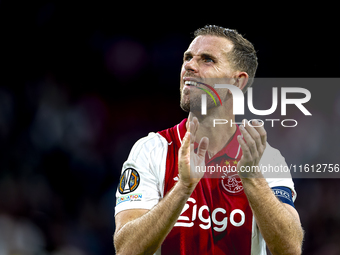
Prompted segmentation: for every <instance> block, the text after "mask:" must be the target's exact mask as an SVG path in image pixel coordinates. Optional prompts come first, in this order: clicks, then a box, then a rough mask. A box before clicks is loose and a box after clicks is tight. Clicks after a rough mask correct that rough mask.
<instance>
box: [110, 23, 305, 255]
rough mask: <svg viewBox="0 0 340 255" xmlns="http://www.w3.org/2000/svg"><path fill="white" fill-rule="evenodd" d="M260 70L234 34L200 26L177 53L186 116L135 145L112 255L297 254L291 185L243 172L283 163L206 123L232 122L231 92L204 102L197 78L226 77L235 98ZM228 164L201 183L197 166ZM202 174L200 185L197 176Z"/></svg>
mask: <svg viewBox="0 0 340 255" xmlns="http://www.w3.org/2000/svg"><path fill="white" fill-rule="evenodd" d="M256 68H257V57H256V53H255V50H254V47H253V45H252V44H251V43H250V42H249V41H247V40H246V39H245V38H243V37H242V36H241V35H240V34H239V33H238V32H237V31H235V30H232V29H225V28H222V27H218V26H205V27H204V28H201V29H198V30H197V31H196V32H195V38H194V40H193V41H192V42H191V44H190V45H189V48H188V49H187V51H186V52H185V53H184V59H183V65H182V69H181V75H180V92H181V102H180V104H181V107H182V109H183V110H184V111H187V112H189V117H188V119H184V120H183V121H182V122H181V123H179V124H178V125H176V126H174V127H172V128H169V129H167V130H163V131H160V132H158V133H150V134H149V135H148V136H147V137H145V138H142V139H140V140H139V141H137V142H136V144H135V145H134V146H133V148H132V150H131V153H130V155H129V157H128V159H127V161H126V162H125V163H124V165H123V169H122V175H121V177H120V183H119V187H118V190H117V193H116V199H117V201H116V208H115V221H116V230H115V234H114V245H115V249H116V252H117V254H129V255H130V254H162V255H164V254H171V255H175V254H183V255H184V254H242V255H243V254H266V245H267V246H268V248H269V250H270V251H271V252H272V254H301V246H302V240H303V230H302V227H301V223H300V219H299V215H298V212H297V211H296V210H295V208H294V203H293V201H294V200H295V198H296V192H295V190H294V184H293V181H292V179H291V177H290V175H289V178H281V179H279V178H265V177H264V175H263V174H262V173H261V171H251V172H244V171H241V170H242V169H245V168H246V167H249V168H251V167H254V166H255V167H258V166H260V165H262V164H267V165H271V166H282V165H286V163H285V160H284V158H283V157H282V156H281V154H280V152H279V151H278V150H276V149H274V148H272V147H271V146H270V145H269V144H268V143H267V137H266V131H265V129H264V128H263V127H262V126H261V125H259V123H257V122H256V121H253V122H252V125H249V124H250V123H249V122H248V121H246V120H244V124H243V125H240V126H238V125H216V127H214V128H213V127H212V126H211V116H221V115H220V114H222V113H223V114H224V116H228V118H229V119H231V120H233V121H234V122H235V117H234V116H233V111H232V110H233V104H232V102H233V101H232V94H231V93H230V92H229V91H228V90H223V91H225V92H223V91H222V92H221V91H220V93H219V95H220V98H221V101H222V102H223V104H222V105H217V106H215V105H214V104H213V103H211V102H210V101H209V102H208V105H207V108H208V109H209V115H201V114H200V109H198V107H196V106H197V105H199V102H201V101H200V100H201V95H202V93H204V92H203V91H202V90H201V89H198V88H203V86H204V85H203V84H202V83H200V81H202V80H204V79H209V78H229V79H230V81H231V83H232V84H233V85H235V86H237V87H238V88H239V89H241V90H242V91H244V92H245V91H246V90H247V87H249V86H250V85H251V82H248V81H250V78H253V77H254V75H255V71H256ZM197 166H198V167H204V166H211V167H212V166H217V168H219V167H223V166H233V167H234V168H236V169H237V171H236V172H235V171H234V172H232V171H228V172H226V173H222V174H221V176H219V178H205V177H206V176H204V175H205V174H206V173H204V172H203V171H196V172H195V171H194V169H197V168H196V167H197ZM202 177H204V178H202Z"/></svg>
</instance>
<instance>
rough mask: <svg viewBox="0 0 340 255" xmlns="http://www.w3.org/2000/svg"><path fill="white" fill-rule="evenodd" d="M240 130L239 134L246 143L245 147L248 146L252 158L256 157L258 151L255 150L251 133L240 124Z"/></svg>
mask: <svg viewBox="0 0 340 255" xmlns="http://www.w3.org/2000/svg"><path fill="white" fill-rule="evenodd" d="M240 131H241V134H242V135H243V139H244V141H245V143H246V144H247V147H248V148H249V151H250V153H251V156H252V157H253V158H255V157H257V156H258V151H257V147H256V142H255V140H254V139H253V138H252V137H251V135H250V134H249V133H248V131H247V130H246V129H245V127H244V126H243V125H240Z"/></svg>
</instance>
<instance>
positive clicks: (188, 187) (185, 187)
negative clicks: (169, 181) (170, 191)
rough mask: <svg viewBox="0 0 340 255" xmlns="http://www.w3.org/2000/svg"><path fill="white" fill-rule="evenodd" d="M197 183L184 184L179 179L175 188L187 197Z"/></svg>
mask: <svg viewBox="0 0 340 255" xmlns="http://www.w3.org/2000/svg"><path fill="white" fill-rule="evenodd" d="M196 185H197V183H185V182H183V181H182V180H181V179H179V180H178V182H177V186H178V188H179V189H180V191H181V192H182V193H184V194H188V195H189V196H190V195H191V193H192V192H193V191H194V189H195V188H196Z"/></svg>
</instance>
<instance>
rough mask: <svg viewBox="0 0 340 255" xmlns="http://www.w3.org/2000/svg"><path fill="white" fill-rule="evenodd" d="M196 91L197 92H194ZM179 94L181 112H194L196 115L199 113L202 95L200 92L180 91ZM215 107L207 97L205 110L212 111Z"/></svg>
mask: <svg viewBox="0 0 340 255" xmlns="http://www.w3.org/2000/svg"><path fill="white" fill-rule="evenodd" d="M194 90H197V91H194ZM180 94H181V100H180V106H181V108H182V110H183V111H185V112H190V111H191V112H194V113H196V114H198V113H200V112H201V105H202V102H201V101H202V99H201V96H202V94H204V92H201V90H199V89H196V88H194V87H193V88H192V91H189V90H180ZM214 107H216V106H215V103H214V101H213V100H212V99H211V97H209V96H208V97H207V109H208V110H209V109H212V108H214Z"/></svg>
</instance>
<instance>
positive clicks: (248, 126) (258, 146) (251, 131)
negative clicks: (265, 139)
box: [244, 120, 263, 151]
mask: <svg viewBox="0 0 340 255" xmlns="http://www.w3.org/2000/svg"><path fill="white" fill-rule="evenodd" d="M244 123H245V124H246V125H245V129H246V130H247V132H248V134H249V135H250V136H251V137H252V139H253V140H254V141H255V143H256V150H258V151H262V150H263V144H262V141H261V136H260V134H259V132H258V131H257V129H255V127H253V124H254V121H252V124H250V121H247V120H246V122H244Z"/></svg>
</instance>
